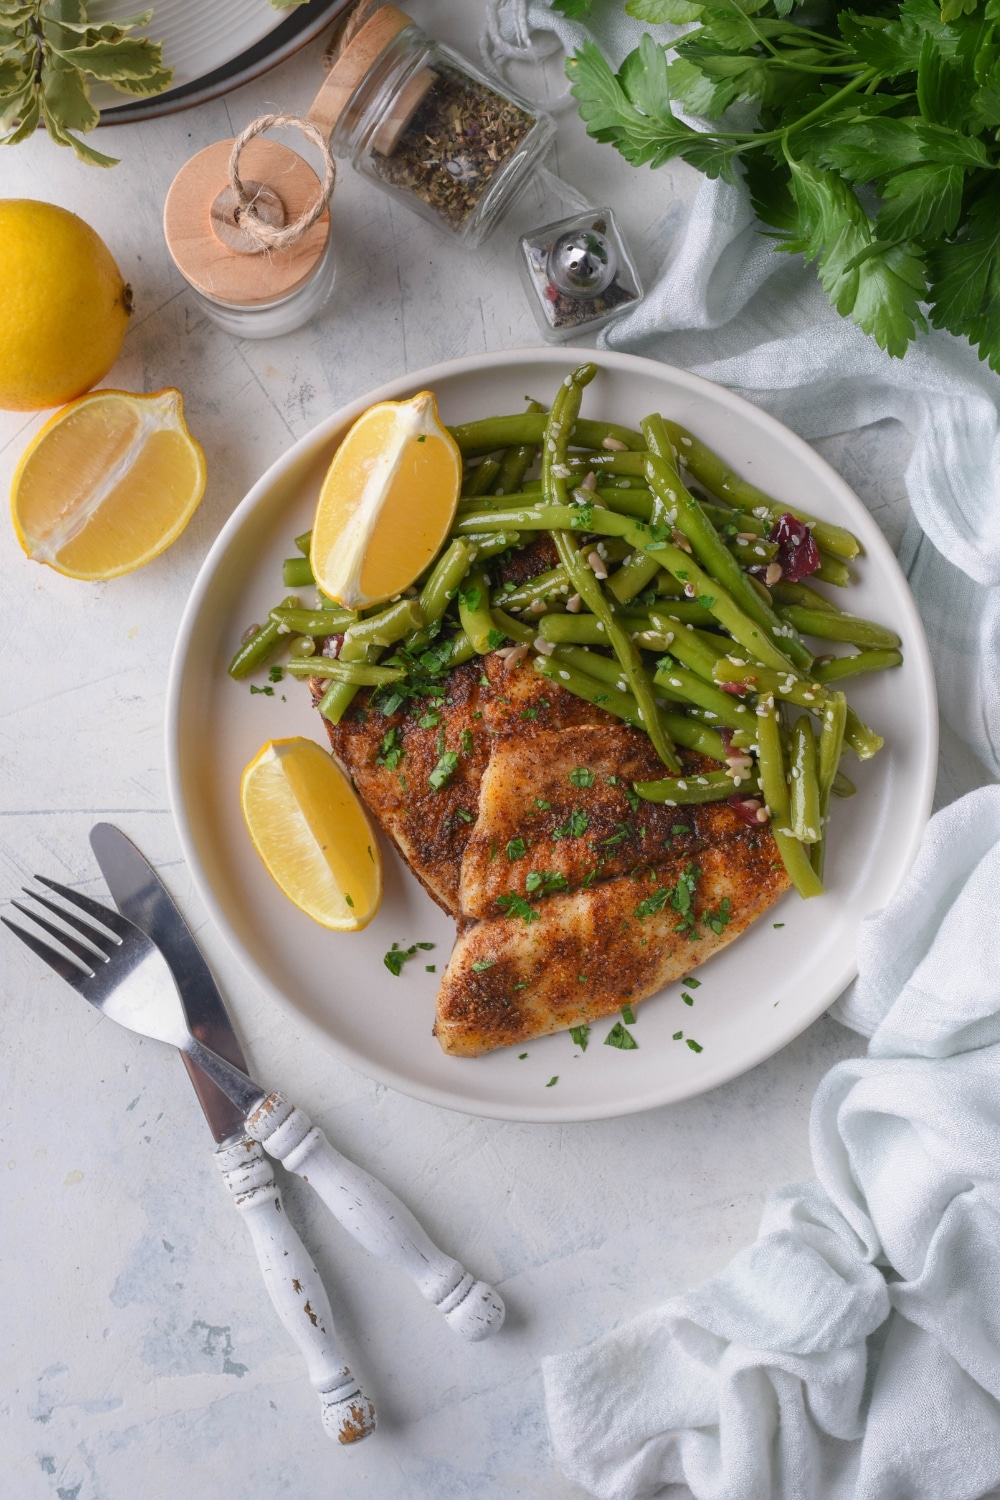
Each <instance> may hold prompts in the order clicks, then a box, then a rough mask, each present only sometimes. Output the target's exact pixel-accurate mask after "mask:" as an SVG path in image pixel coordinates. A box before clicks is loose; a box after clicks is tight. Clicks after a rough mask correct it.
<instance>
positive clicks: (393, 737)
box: [375, 729, 406, 771]
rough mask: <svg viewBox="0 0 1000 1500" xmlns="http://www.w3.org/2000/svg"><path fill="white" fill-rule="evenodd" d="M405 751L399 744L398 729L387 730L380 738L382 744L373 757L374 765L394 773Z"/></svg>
mask: <svg viewBox="0 0 1000 1500" xmlns="http://www.w3.org/2000/svg"><path fill="white" fill-rule="evenodd" d="M405 754H406V751H405V750H404V749H403V746H402V745H401V743H400V739H399V731H398V729H387V730H386V732H385V734H384V735H383V736H382V742H381V744H380V745H379V747H378V753H377V754H376V756H375V763H376V765H379V766H386V767H387V768H388V769H389V770H390V771H395V769H396V767H397V766H398V765H399V763H400V761H401V760H402V759H403V757H404V755H405Z"/></svg>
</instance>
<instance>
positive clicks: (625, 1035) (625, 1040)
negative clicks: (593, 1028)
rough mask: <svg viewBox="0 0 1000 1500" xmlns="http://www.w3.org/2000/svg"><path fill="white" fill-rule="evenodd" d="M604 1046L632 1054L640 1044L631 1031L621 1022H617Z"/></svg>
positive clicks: (606, 1038) (605, 1039)
mask: <svg viewBox="0 0 1000 1500" xmlns="http://www.w3.org/2000/svg"><path fill="white" fill-rule="evenodd" d="M604 1045H605V1047H618V1048H620V1049H621V1051H622V1052H632V1051H634V1050H635V1048H637V1047H638V1045H639V1043H638V1042H637V1041H636V1039H635V1037H634V1036H633V1035H632V1033H631V1031H629V1030H627V1028H626V1027H624V1026H623V1025H622V1023H621V1021H616V1022H615V1024H614V1025H613V1026H612V1028H611V1030H610V1031H609V1032H608V1034H607V1036H606V1037H605V1038H604Z"/></svg>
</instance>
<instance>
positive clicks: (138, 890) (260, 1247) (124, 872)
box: [90, 823, 376, 1443]
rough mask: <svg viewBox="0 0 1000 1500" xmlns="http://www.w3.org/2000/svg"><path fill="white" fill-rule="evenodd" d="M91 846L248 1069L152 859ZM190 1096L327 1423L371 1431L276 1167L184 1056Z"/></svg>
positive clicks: (214, 1040)
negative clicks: (192, 1093) (286, 1206)
mask: <svg viewBox="0 0 1000 1500" xmlns="http://www.w3.org/2000/svg"><path fill="white" fill-rule="evenodd" d="M90 842H91V846H92V848H93V850H94V854H95V856H96V858H97V863H98V864H99V865H100V867H101V871H102V873H103V875H104V879H105V880H106V882H107V885H108V889H109V890H110V892H111V895H112V896H113V898H114V901H115V904H116V906H117V907H118V910H119V911H120V912H121V914H122V916H123V917H127V918H128V919H129V921H130V922H134V923H135V925H136V926H137V927H138V928H140V929H141V930H142V931H143V932H145V934H146V936H147V937H149V938H151V939H152V941H153V942H154V943H155V944H156V946H157V947H158V948H159V949H160V952H161V953H162V954H163V956H164V958H165V959H166V961H167V964H168V965H169V968H170V970H171V973H172V974H173V976H174V981H175V983H176V985H177V988H178V991H179V992H180V994H181V996H182V997H183V1004H184V1009H185V1012H186V1014H187V1020H188V1026H189V1028H190V1030H191V1031H192V1033H193V1034H194V1035H195V1036H196V1037H197V1039H198V1040H199V1041H200V1042H202V1043H204V1045H205V1046H207V1047H211V1049H212V1051H213V1052H217V1053H218V1054H219V1055H220V1056H222V1057H224V1058H225V1059H226V1061H227V1062H230V1063H232V1064H233V1066H234V1067H237V1068H239V1069H241V1071H242V1072H244V1073H245V1072H246V1071H247V1065H246V1060H245V1058H244V1056H243V1049H242V1047H241V1046H240V1044H239V1041H238V1039H237V1036H236V1033H235V1031H234V1030H233V1027H232V1022H231V1021H230V1019H229V1015H228V1012H227V1011H226V1007H225V1004H224V1002H223V999H222V995H221V994H220V992H219V987H218V985H217V984H216V982H215V979H214V977H213V975H212V972H211V970H210V969H209V967H208V964H207V963H206V962H205V959H204V957H203V956H202V953H201V950H200V949H199V947H198V945H197V943H196V942H195V940H194V938H193V937H192V935H191V932H190V930H189V928H188V926H187V924H186V923H185V921H184V919H183V917H182V916H181V914H180V912H179V911H178V910H177V908H176V906H175V905H174V903H173V900H172V898H171V896H170V894H169V892H168V891H167V889H166V887H165V886H164V885H163V883H162V881H161V880H160V877H159V876H158V875H157V874H156V872H155V870H154V869H153V868H152V866H151V865H150V864H149V863H148V862H147V860H146V859H145V858H144V857H143V855H141V854H140V853H139V850H138V849H137V848H136V847H135V845H134V844H133V843H132V842H131V841H130V840H129V839H127V838H126V837H125V835H124V834H123V833H122V832H121V831H120V830H119V829H117V828H114V827H113V826H112V825H111V824H110V823H98V824H96V825H95V826H94V828H93V829H92V830H91V834H90ZM181 1057H182V1059H183V1062H184V1066H185V1067H186V1068H187V1070H188V1073H189V1075H190V1078H191V1082H192V1083H193V1085H194V1090H195V1093H196V1094H197V1095H198V1100H199V1102H200V1104H201V1107H202V1110H203V1111H204V1114H205V1118H206V1120H207V1121H208V1124H209V1128H210V1129H211V1132H212V1134H213V1136H214V1137H215V1139H216V1141H217V1142H218V1143H219V1144H218V1147H217V1149H216V1153H215V1160H216V1162H217V1164H218V1166H219V1168H220V1170H221V1171H222V1175H223V1179H224V1181H225V1183H226V1186H227V1187H228V1188H229V1191H230V1193H231V1194H232V1196H233V1198H234V1199H235V1202H236V1206H237V1208H238V1209H239V1210H240V1212H241V1214H242V1215H243V1217H244V1219H245V1220H246V1223H247V1227H248V1228H249V1230H250V1235H251V1238H252V1240H253V1245H254V1249H255V1250H256V1252H257V1259H258V1262H259V1264H260V1268H261V1272H262V1274H263V1277H264V1285H265V1286H266V1288H267V1291H268V1294H269V1295H270V1298H271V1301H272V1303H273V1304H274V1308H275V1311H276V1312H277V1314H278V1316H279V1317H280V1318H281V1321H282V1322H283V1323H284V1325H285V1327H286V1328H287V1329H288V1331H289V1333H290V1334H291V1335H292V1337H293V1338H294V1340H295V1342H296V1343H297V1344H298V1345H299V1348H300V1349H301V1351H302V1353H303V1354H304V1355H305V1359H306V1364H307V1367H308V1369H309V1377H310V1380H311V1383H312V1385H313V1387H314V1388H315V1390H316V1391H317V1392H318V1394H319V1398H320V1407H321V1412H322V1418H323V1425H324V1427H325V1428H326V1430H327V1432H328V1433H329V1434H330V1436H331V1437H334V1438H336V1439H337V1441H338V1442H341V1443H353V1442H357V1441H358V1439H360V1438H363V1437H367V1436H368V1434H369V1433H370V1432H372V1431H374V1428H375V1423H376V1417H375V1408H374V1406H373V1405H372V1403H371V1401H370V1400H369V1399H368V1397H367V1396H365V1395H364V1394H363V1392H362V1391H361V1389H360V1387H359V1386H358V1382H357V1381H356V1380H355V1378H354V1377H353V1376H352V1374H351V1371H350V1369H349V1368H348V1366H347V1364H346V1363H345V1361H344V1359H343V1358H342V1356H341V1354H340V1352H339V1350H338V1347H337V1336H336V1331H335V1328H334V1322H333V1314H332V1312H331V1310H330V1302H329V1298H328V1297H327V1294H326V1290H325V1288H324V1286H323V1283H322V1281H321V1279H320V1275H319V1272H318V1271H317V1269H316V1267H315V1265H314V1264H313V1262H312V1259H311V1257H310V1256H309V1253H308V1251H307V1250H306V1248H305V1246H304V1245H303V1243H302V1241H301V1240H300V1239H299V1236H298V1235H297V1234H296V1232H295V1230H294V1228H293V1227H292V1224H291V1221H290V1220H289V1218H288V1215H287V1213H285V1212H284V1205H283V1203H282V1200H281V1194H280V1190H279V1188H278V1185H277V1183H276V1182H275V1180H274V1171H273V1168H272V1166H271V1164H270V1162H269V1161H268V1159H267V1157H265V1155H264V1153H263V1151H262V1150H261V1148H260V1146H259V1144H258V1143H257V1142H256V1141H255V1140H252V1139H251V1138H250V1137H249V1136H248V1135H247V1134H246V1130H245V1126H244V1121H243V1113H242V1111H241V1110H240V1108H239V1107H238V1105H236V1104H234V1103H233V1102H232V1100H231V1099H230V1098H229V1097H228V1096H227V1095H226V1094H224V1093H223V1092H222V1090H221V1089H220V1088H219V1087H218V1086H217V1085H216V1084H214V1083H213V1082H212V1080H211V1079H210V1078H209V1077H208V1075H207V1073H204V1072H203V1071H202V1069H201V1068H200V1067H199V1066H198V1064H197V1063H196V1062H193V1061H192V1060H191V1059H190V1058H189V1057H187V1056H185V1054H184V1053H181Z"/></svg>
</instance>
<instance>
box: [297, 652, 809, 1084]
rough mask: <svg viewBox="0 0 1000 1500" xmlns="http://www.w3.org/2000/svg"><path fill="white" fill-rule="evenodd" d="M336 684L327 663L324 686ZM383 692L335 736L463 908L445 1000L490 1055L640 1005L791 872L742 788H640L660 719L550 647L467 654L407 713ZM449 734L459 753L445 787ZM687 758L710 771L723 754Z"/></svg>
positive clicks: (650, 771) (470, 1039)
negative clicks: (588, 682) (578, 675)
mask: <svg viewBox="0 0 1000 1500" xmlns="http://www.w3.org/2000/svg"><path fill="white" fill-rule="evenodd" d="M323 686H324V684H322V683H319V682H317V681H315V680H314V681H313V684H312V687H313V694H314V697H315V698H318V697H319V695H320V694H321V693H322V691H323ZM371 697H372V695H371V694H370V693H369V692H367V691H365V692H361V693H359V694H358V695H357V697H356V699H355V702H354V704H353V705H352V707H351V709H350V710H349V712H348V713H347V715H345V717H344V719H343V720H342V721H341V723H340V724H337V725H333V724H328V725H327V728H328V731H329V737H330V743H331V746H332V748H333V752H334V755H335V757H336V759H337V761H338V762H339V763H340V765H341V766H342V767H343V769H344V770H345V771H346V772H347V773H348V775H350V776H351V777H352V779H353V781H354V784H355V786H356V787H357V789H358V791H359V793H360V794H361V796H362V797H363V799H364V801H365V802H366V804H367V805H368V807H369V808H370V809H371V811H372V813H373V814H374V816H375V817H376V818H377V819H378V821H379V823H380V824H381V826H382V828H383V829H384V831H385V832H386V833H387V834H388V836H389V837H390V839H391V840H392V841H393V843H394V844H395V846H396V848H397V849H398V850H399V852H400V854H401V855H402V856H403V858H404V859H405V860H406V862H407V864H408V865H409V867H410V869H411V870H412V871H413V873H414V874H415V875H416V876H417V878H418V879H419V880H420V882H421V884H422V885H423V886H424V888H425V889H426V890H427V891H428V892H429V894H430V895H431V896H432V897H433V898H434V900H435V901H437V902H438V904H439V905H440V906H442V907H443V908H444V909H445V910H446V911H448V912H450V913H451V915H452V916H454V917H455V919H456V921H457V922H458V925H459V937H458V940H457V942H456V946H455V949H454V952H453V954H452V956H451V959H450V961H449V963H448V967H447V969H446V971H445V974H444V976H443V979H442V983H441V988H440V991H439V993H438V1003H437V1023H436V1026H435V1034H436V1035H437V1037H438V1040H439V1041H440V1043H441V1046H442V1047H443V1048H444V1050H445V1051H446V1052H449V1053H454V1054H456V1055H464V1056H473V1055H476V1054H477V1053H481V1052H485V1051H488V1050H490V1049H492V1048H495V1047H502V1046H508V1045H512V1044H514V1043H520V1042H524V1041H527V1040H528V1039H529V1038H531V1037H535V1036H542V1035H545V1034H546V1033H548V1032H551V1031H558V1030H561V1029H563V1028H565V1027H568V1026H575V1025H580V1024H582V1023H584V1022H586V1021H589V1020H592V1019H595V1018H596V1017H598V1016H604V1015H609V1014H611V1013H613V1012H614V1011H616V1010H618V1009H619V1008H620V1006H621V1005H622V1003H623V1002H624V1001H629V1002H631V1003H633V1004H634V1003H635V1002H637V1001H638V1000H640V999H642V998H643V997H644V996H646V995H650V994H653V993H655V992H656V991H657V990H659V989H661V988H662V987H663V986H664V985H665V984H668V983H670V982H671V980H673V979H676V978H678V977H680V976H681V975H683V974H684V973H686V972H688V971H689V970H690V969H691V968H692V967H693V966H694V965H695V964H698V963H701V962H702V961H703V960H704V959H705V958H707V957H709V955H710V954H712V953H714V952H716V951H717V950H718V949H719V948H721V947H723V946H724V945H725V944H726V943H728V942H730V941H731V940H732V939H733V938H734V937H736V936H738V935H739V933H741V932H743V931H744V930H745V929H746V928H747V927H748V926H749V925H750V923H751V922H753V921H754V920H755V918H756V917H758V916H760V914H761V912H763V911H764V910H766V908H767V907H768V906H769V905H770V904H771V903H772V902H773V901H774V900H775V899H776V898H777V897H778V896H779V895H780V894H781V892H782V891H783V890H785V889H786V887H787V884H788V880H787V876H786V875H785V872H784V869H783V867H782V865H781V861H780V859H779V857H778V853H777V849H776V847H775V844H774V840H773V839H772V837H771V833H770V829H769V828H768V827H766V826H764V827H757V828H748V827H747V826H746V825H745V824H744V823H743V822H741V820H740V819H739V817H738V816H737V814H736V813H735V812H734V811H733V809H732V808H730V807H728V806H727V805H726V804H725V803H712V804H708V805H706V806H702V807H694V808H692V807H685V808H676V807H674V808H671V807H663V806H658V805H656V804H653V803H647V802H640V801H639V799H638V798H636V796H635V794H634V792H633V791H632V782H633V781H639V780H655V779H658V778H659V777H660V776H661V775H662V773H663V767H662V765H661V763H660V761H659V760H658V759H657V757H656V754H655V752H654V751H653V749H652V746H651V745H650V743H649V741H648V739H647V738H646V736H645V735H644V734H642V733H641V731H638V730H635V729H632V728H630V727H629V726H627V725H625V724H623V723H622V722H621V720H619V719H615V718H613V717H612V716H611V715H610V714H607V713H605V712H604V711H603V709H600V708H597V707H594V706H593V705H591V704H588V703H584V702H583V701H582V700H580V699H579V698H575V697H573V696H572V695H571V694H569V693H567V692H566V691H564V689H562V688H560V687H559V686H558V685H557V684H555V683H554V682H552V681H551V680H550V679H547V678H542V677H540V676H539V674H538V673H536V672H535V671H534V670H533V669H532V667H531V665H530V663H517V664H516V665H515V664H509V663H508V662H507V661H505V660H504V658H502V657H501V656H500V655H499V654H497V653H495V652H494V653H491V654H490V655H489V656H486V657H483V658H481V659H479V660H476V661H471V662H467V663H465V664H463V665H462V666H460V667H457V668H456V669H455V670H454V671H453V672H452V673H451V674H450V675H449V676H448V677H447V678H446V679H445V680H444V682H443V684H442V692H441V695H440V698H439V699H438V700H437V701H435V700H432V699H428V698H420V699H416V700H411V701H410V702H409V703H407V704H406V705H404V706H403V707H401V708H399V709H398V710H397V711H396V712H395V713H394V714H392V715H390V716H385V715H383V714H381V713H380V712H379V711H378V710H377V709H372V707H371ZM449 753H453V754H455V755H457V761H455V762H454V767H453V769H452V770H451V773H450V775H449V776H448V779H447V780H445V781H444V782H443V784H441V785H440V786H439V787H437V788H435V786H434V779H436V780H439V781H440V780H441V777H440V776H437V777H435V771H436V769H437V768H438V767H439V765H440V762H441V757H442V755H444V754H449ZM684 759H685V763H686V769H689V771H690V772H691V773H692V774H697V772H698V770H700V769H701V768H702V766H703V764H704V763H703V762H702V761H701V760H700V758H699V757H697V756H689V755H685V757H684ZM432 778H433V779H432ZM679 881H680V882H682V884H683V883H684V882H685V881H687V883H688V885H689V886H690V892H689V893H690V895H691V900H692V904H691V907H690V909H689V910H688V912H687V913H686V914H685V912H684V911H682V910H679V909H678V907H677V905H676V904H673V899H672V893H674V892H675V891H676V889H677V884H678V882H679ZM720 913H721V919H720V915H719V914H720ZM713 916H714V918H715V920H714V922H712V923H711V925H710V923H709V922H708V921H706V917H707V918H712V917H713ZM526 917H527V918H528V920H525V918H526ZM695 933H697V936H695V935H694V934H695ZM581 975H585V976H586V978H585V979H581V977H580V976H581Z"/></svg>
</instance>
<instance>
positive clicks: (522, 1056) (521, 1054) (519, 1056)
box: [517, 1052, 528, 1062]
mask: <svg viewBox="0 0 1000 1500" xmlns="http://www.w3.org/2000/svg"><path fill="white" fill-rule="evenodd" d="M527 1055H528V1054H527V1052H519V1053H518V1054H517V1060H518V1062H523V1061H524V1059H525V1058H526V1057H527Z"/></svg>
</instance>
